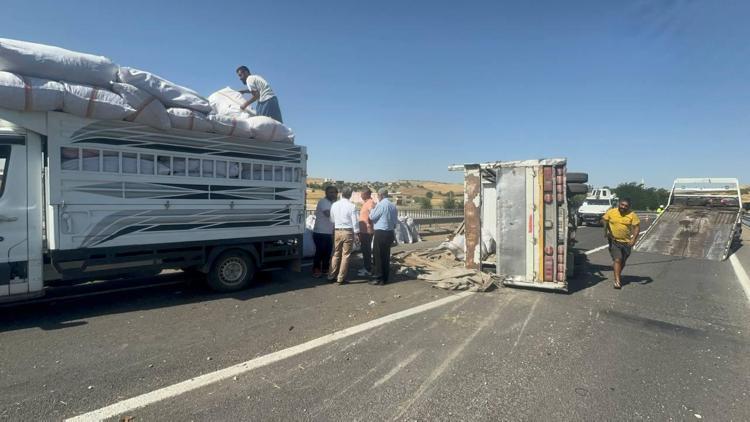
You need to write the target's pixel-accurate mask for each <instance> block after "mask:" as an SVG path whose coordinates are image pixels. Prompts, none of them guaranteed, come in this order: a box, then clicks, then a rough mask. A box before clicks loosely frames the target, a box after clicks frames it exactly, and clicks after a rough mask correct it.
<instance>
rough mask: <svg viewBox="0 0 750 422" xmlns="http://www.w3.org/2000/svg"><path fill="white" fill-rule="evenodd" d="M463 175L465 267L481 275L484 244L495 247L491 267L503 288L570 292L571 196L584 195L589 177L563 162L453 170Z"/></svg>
mask: <svg viewBox="0 0 750 422" xmlns="http://www.w3.org/2000/svg"><path fill="white" fill-rule="evenodd" d="M449 169H450V170H454V171H463V172H464V223H465V233H466V241H465V253H466V267H467V268H472V269H477V270H481V269H483V267H484V265H483V264H485V262H483V261H482V244H483V243H485V242H484V240H485V239H484V237H485V236H490V237H492V239H493V240H494V242H495V244H496V248H495V250H496V253H495V261H494V262H493V263H487V264H491V266H493V267H494V272H495V273H497V274H498V275H499V276H500V277H501V279H502V281H503V283H504V284H506V285H511V286H522V287H533V288H540V289H549V290H562V291H567V290H568V276H569V275H571V273H572V270H573V264H574V262H575V260H574V257H573V254H572V250H571V249H570V246H571V244H572V243H573V241H574V237H575V223H574V222H573V221H572V219H571V218H569V216H570V212H571V210H570V209H569V202H568V196H569V195H571V194H583V193H586V192H587V190H588V187H587V186H586V185H585V184H584V183H586V182H587V181H588V175H587V174H586V173H568V171H567V160H566V159H564V158H553V159H542V160H524V161H495V162H490V163H476V164H462V165H453V166H450V167H449Z"/></svg>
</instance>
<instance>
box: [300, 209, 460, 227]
mask: <svg viewBox="0 0 750 422" xmlns="http://www.w3.org/2000/svg"><path fill="white" fill-rule="evenodd" d="M313 214H315V210H314V209H307V210H305V217H307V216H310V215H313ZM398 216H399V217H411V218H413V219H414V220H415V221H416V220H423V219H440V218H453V219H455V218H460V219H459V220H458V221H461V220H463V218H464V210H463V208H459V209H444V208H433V209H429V210H426V209H415V208H399V209H398ZM418 224H419V223H418ZM424 224H427V223H424Z"/></svg>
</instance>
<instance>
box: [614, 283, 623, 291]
mask: <svg viewBox="0 0 750 422" xmlns="http://www.w3.org/2000/svg"><path fill="white" fill-rule="evenodd" d="M612 287H614V288H615V289H616V290H620V289H622V285H621V284H619V283H615V284H613V285H612Z"/></svg>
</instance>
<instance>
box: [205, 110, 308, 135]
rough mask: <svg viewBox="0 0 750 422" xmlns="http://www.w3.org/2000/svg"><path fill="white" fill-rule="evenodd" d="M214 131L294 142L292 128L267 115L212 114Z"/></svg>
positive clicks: (211, 119) (210, 118) (223, 133)
mask: <svg viewBox="0 0 750 422" xmlns="http://www.w3.org/2000/svg"><path fill="white" fill-rule="evenodd" d="M208 119H209V120H210V121H211V123H212V124H213V127H214V132H216V133H220V134H222V135H229V136H237V137H240V138H253V139H256V140H258V141H272V142H280V141H286V142H294V132H292V130H291V129H289V128H288V127H286V126H284V125H283V124H281V123H279V122H277V121H276V120H274V119H272V118H270V117H266V116H255V117H248V118H243V119H238V118H235V117H231V116H223V115H217V114H212V115H210V116H208Z"/></svg>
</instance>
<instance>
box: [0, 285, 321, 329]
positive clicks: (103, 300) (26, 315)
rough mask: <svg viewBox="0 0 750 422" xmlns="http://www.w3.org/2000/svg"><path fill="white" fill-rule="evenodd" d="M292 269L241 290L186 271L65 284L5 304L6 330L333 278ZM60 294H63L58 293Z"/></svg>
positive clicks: (0, 310)
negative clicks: (218, 287) (215, 288)
mask: <svg viewBox="0 0 750 422" xmlns="http://www.w3.org/2000/svg"><path fill="white" fill-rule="evenodd" d="M301 274H303V275H302V276H301V275H300V274H298V273H292V272H289V271H282V270H279V271H272V272H261V273H258V274H257V276H256V281H255V283H254V284H253V286H252V287H250V288H249V289H247V290H243V291H240V292H235V293H215V292H212V291H211V290H209V289H208V287H206V285H205V283H204V282H203V281H202V280H200V279H196V278H192V279H191V278H188V276H186V275H185V274H183V273H174V274H167V275H160V276H156V277H153V278H149V279H131V280H114V281H111V282H110V281H108V282H101V283H97V285H96V288H95V289H94V288H92V286H91V285H83V286H75V287H68V288H65V289H64V291H63V292H62V293H52V295H54V296H51V297H46V298H45V299H44V301H43V302H41V303H37V302H31V303H25V304H17V305H6V306H2V307H0V333H2V332H7V331H14V330H21V329H26V328H40V329H42V330H60V329H65V328H70V327H77V326H81V325H86V324H87V322H86V319H89V318H93V317H96V316H101V315H113V314H120V313H128V312H137V311H143V310H150V309H159V308H165V307H171V306H180V305H188V304H193V303H199V302H208V301H215V300H221V299H226V298H231V299H234V300H240V301H245V300H250V299H253V298H256V297H262V296H270V295H275V294H280V293H285V292H289V291H292V290H302V289H309V288H314V287H317V286H320V285H324V284H328V282H327V281H326V280H325V279H313V278H312V277H308V276H307V275H308V273H306V272H304V270H303V272H302V273H301ZM56 296H60V297H56Z"/></svg>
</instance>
